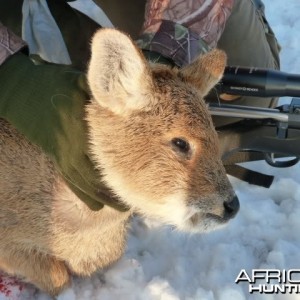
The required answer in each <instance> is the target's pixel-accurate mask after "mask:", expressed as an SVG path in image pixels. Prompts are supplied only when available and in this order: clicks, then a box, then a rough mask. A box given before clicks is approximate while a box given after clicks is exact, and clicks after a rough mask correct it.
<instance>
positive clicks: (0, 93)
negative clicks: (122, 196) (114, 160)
mask: <svg viewBox="0 0 300 300" xmlns="http://www.w3.org/2000/svg"><path fill="white" fill-rule="evenodd" d="M0 82H1V89H0V117H1V118H4V119H6V120H7V121H8V122H10V123H11V124H12V125H13V126H14V127H15V128H16V129H18V130H19V131H20V132H21V133H22V134H24V135H25V136H26V137H27V138H28V139H29V140H30V141H31V142H32V143H34V144H37V145H39V146H40V147H41V148H42V149H43V151H44V152H45V153H46V154H48V155H49V157H50V158H51V159H52V160H53V161H54V162H55V164H56V166H57V169H58V171H59V172H60V174H61V175H62V176H63V178H64V179H65V181H66V182H67V184H68V185H69V187H70V188H71V189H72V190H73V192H75V194H76V195H77V196H78V197H79V198H80V199H81V200H82V201H84V202H85V203H86V204H87V205H88V206H89V208H90V209H92V210H98V209H101V208H102V207H103V205H106V204H108V205H109V206H111V207H114V208H116V209H118V210H126V208H125V207H124V206H123V205H122V204H121V203H120V202H119V201H118V199H116V198H114V197H113V196H112V193H111V192H110V191H109V190H108V188H107V187H106V186H105V185H104V184H103V183H101V176H100V173H99V170H97V169H96V168H95V166H94V165H93V163H92V161H91V160H90V158H89V155H88V151H87V141H86V138H87V137H86V131H87V125H86V123H85V121H84V104H85V103H86V101H87V100H88V99H89V98H90V96H89V91H88V87H87V84H86V80H85V76H84V74H83V73H81V72H78V71H76V70H74V69H72V68H70V67H67V66H61V65H53V64H41V65H35V64H33V63H32V61H31V60H30V59H29V57H28V56H26V55H24V54H22V53H17V54H15V55H13V56H12V57H10V58H9V59H8V60H7V61H6V62H5V63H4V64H3V65H1V67H0Z"/></svg>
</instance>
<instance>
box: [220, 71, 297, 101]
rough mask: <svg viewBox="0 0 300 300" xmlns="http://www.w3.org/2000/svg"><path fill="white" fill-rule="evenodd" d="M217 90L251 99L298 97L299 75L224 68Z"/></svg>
mask: <svg viewBox="0 0 300 300" xmlns="http://www.w3.org/2000/svg"><path fill="white" fill-rule="evenodd" d="M217 89H218V90H219V91H220V92H221V93H228V94H233V95H244V96H253V97H282V96H290V97H300V75H298V74H289V73H285V72H281V71H276V70H269V69H259V68H244V67H226V68H225V71H224V75H223V78H222V79H221V81H220V82H219V84H218V86H217Z"/></svg>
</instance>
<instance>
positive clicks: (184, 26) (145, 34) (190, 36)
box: [137, 0, 234, 66]
mask: <svg viewBox="0 0 300 300" xmlns="http://www.w3.org/2000/svg"><path fill="white" fill-rule="evenodd" d="M233 4H234V0H148V1H147V5H146V12H145V22H144V25H143V29H142V34H141V36H140V38H139V39H138V40H137V43H138V45H139V47H140V48H142V49H145V50H150V51H156V52H159V53H161V54H162V55H163V56H165V57H168V58H170V59H172V60H173V61H174V62H175V63H176V64H177V65H178V66H183V65H186V64H189V63H190V62H191V61H193V60H194V59H195V57H197V56H198V55H199V54H200V53H203V52H206V51H207V50H208V49H211V48H214V47H216V45H217V42H218V40H219V38H220V36H221V34H222V33H223V31H224V28H225V24H226V21H227V19H228V17H229V16H230V14H231V11H232V7H233Z"/></svg>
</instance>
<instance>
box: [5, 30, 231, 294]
mask: <svg viewBox="0 0 300 300" xmlns="http://www.w3.org/2000/svg"><path fill="white" fill-rule="evenodd" d="M225 61H226V59H225V55H224V54H223V52H221V51H218V50H215V51H212V52H211V53H209V54H207V55H205V56H204V57H202V58H200V59H199V60H198V61H196V62H194V63H193V64H192V65H190V66H189V67H186V68H183V69H182V70H180V71H179V70H177V69H176V68H174V69H170V68H169V67H166V66H162V65H153V66H149V65H148V64H147V63H146V62H145V60H144V58H143V57H142V56H141V54H140V52H139V50H137V48H136V47H135V46H134V45H133V43H132V42H131V41H130V39H129V38H128V37H127V36H126V35H124V34H122V33H120V32H118V31H115V30H112V29H105V30H100V31H99V32H98V33H96V35H95V37H94V39H93V43H92V59H91V63H90V66H89V72H88V81H89V84H90V87H91V91H92V94H93V97H94V99H95V100H94V101H92V102H91V104H89V105H88V106H87V108H86V119H87V121H88V125H89V138H90V151H91V153H92V155H93V158H94V160H95V164H96V165H97V166H98V167H99V168H100V169H101V170H102V172H103V174H102V175H103V178H104V180H105V181H106V182H107V185H108V186H109V187H110V188H111V189H112V190H113V191H114V192H115V193H116V194H117V195H118V196H119V197H120V198H121V199H122V201H124V203H126V204H127V205H129V206H130V207H131V210H130V211H129V212H126V213H121V212H118V211H116V210H114V209H112V208H110V207H108V206H105V207H104V209H102V210H100V211H98V212H93V211H91V210H89V209H88V207H87V206H86V205H85V204H84V203H83V202H81V201H80V200H79V199H78V198H77V197H76V196H75V195H74V194H73V193H72V191H71V190H70V189H69V188H68V187H67V185H66V184H65V183H64V182H63V180H62V179H61V177H60V176H59V175H58V173H57V171H56V170H55V168H54V166H53V164H52V163H51V161H50V160H49V159H48V158H47V157H46V156H45V155H44V154H43V153H42V152H41V150H40V149H39V148H38V147H37V146H35V145H32V144H30V143H29V142H28V141H27V140H26V139H25V138H24V137H23V136H21V135H20V134H19V133H18V132H17V131H16V130H14V129H13V128H12V127H11V126H10V125H9V124H8V123H7V122H5V121H3V120H0V269H3V270H4V271H6V272H8V273H11V274H16V275H17V276H20V277H21V278H23V279H24V280H27V281H30V282H32V283H34V284H35V285H36V286H37V287H39V288H41V289H43V290H45V291H46V292H48V293H49V294H52V295H56V294H58V293H59V292H61V290H62V289H63V288H64V287H65V286H67V285H68V284H69V281H70V278H69V274H71V273H72V274H78V275H85V276H87V275H90V274H92V273H93V272H95V271H96V270H97V269H99V268H103V267H105V266H108V265H109V264H111V263H113V262H115V261H116V260H117V259H118V258H119V257H120V256H121V255H122V253H123V251H124V245H125V239H126V224H127V221H128V218H129V217H130V215H131V213H132V212H133V211H137V212H140V213H141V214H144V215H146V216H149V217H156V218H159V219H161V220H162V222H165V223H169V224H172V225H175V226H177V227H178V228H179V229H183V230H186V231H201V230H207V229H212V228H214V227H216V226H218V225H221V224H223V223H226V222H227V220H228V219H226V218H225V217H224V201H229V200H230V199H231V198H232V197H233V195H234V193H233V191H232V188H231V186H230V184H229V182H228V179H227V177H226V174H225V171H224V168H223V166H222V163H221V161H220V155H219V150H218V140H217V135H216V132H215V130H214V127H213V124H212V121H211V118H210V116H209V113H208V111H207V108H206V105H205V103H204V102H203V100H202V99H203V97H204V96H205V95H206V94H207V92H208V91H209V90H210V89H211V88H212V87H213V86H214V84H215V83H216V82H217V81H218V80H219V79H220V77H221V75H222V72H223V70H224V66H225ZM174 138H181V139H184V140H186V141H188V143H189V144H190V149H189V151H187V152H186V153H183V152H181V151H180V150H179V149H178V148H177V147H176V146H174V143H173V142H172V140H173V139H174Z"/></svg>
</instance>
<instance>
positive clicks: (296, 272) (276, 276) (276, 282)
mask: <svg viewBox="0 0 300 300" xmlns="http://www.w3.org/2000/svg"><path fill="white" fill-rule="evenodd" d="M241 282H244V283H246V282H248V284H249V293H250V294H253V293H260V294H294V293H295V294H296V293H297V294H298V293H300V269H291V270H278V269H253V270H252V271H251V274H249V273H247V271H246V270H245V269H242V270H241V271H240V273H239V274H238V276H237V277H236V279H235V283H236V284H239V283H241Z"/></svg>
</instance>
